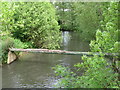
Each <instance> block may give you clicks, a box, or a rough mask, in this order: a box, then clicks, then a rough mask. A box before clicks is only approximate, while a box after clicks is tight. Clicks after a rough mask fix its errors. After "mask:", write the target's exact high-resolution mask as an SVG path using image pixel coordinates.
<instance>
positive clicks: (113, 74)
mask: <svg viewBox="0 0 120 90" xmlns="http://www.w3.org/2000/svg"><path fill="white" fill-rule="evenodd" d="M102 5H103V7H102V9H103V19H102V21H101V28H100V29H99V30H97V32H96V40H93V41H91V43H90V47H91V51H92V52H99V53H101V55H100V56H97V55H94V56H92V57H87V56H83V57H82V60H83V62H82V63H78V64H76V65H75V67H77V68H78V69H77V70H76V71H77V72H81V73H82V75H79V74H76V76H74V77H73V75H75V73H73V75H71V74H70V72H71V71H69V70H66V69H64V68H65V67H64V68H62V69H61V71H60V69H59V68H61V67H62V66H56V71H57V72H56V73H57V74H58V75H60V76H61V75H65V76H64V77H62V79H61V80H60V81H59V83H60V84H59V83H58V84H59V87H64V88H67V87H69V88H120V78H119V72H120V71H119V70H120V69H119V65H118V64H119V61H118V60H119V57H117V56H116V57H112V58H105V57H104V54H103V52H105V53H118V52H120V48H119V45H120V42H119V41H118V32H119V30H118V28H117V26H118V22H117V21H118V15H117V13H118V9H117V6H118V3H117V2H109V3H104V4H102ZM115 12H116V13H115ZM63 69H64V70H63ZM65 70H66V72H67V71H68V72H69V73H67V75H66V72H64V71H65ZM67 76H70V77H69V78H72V80H69V79H67V78H68V77H67ZM65 80H68V81H65ZM64 83H65V84H64Z"/></svg>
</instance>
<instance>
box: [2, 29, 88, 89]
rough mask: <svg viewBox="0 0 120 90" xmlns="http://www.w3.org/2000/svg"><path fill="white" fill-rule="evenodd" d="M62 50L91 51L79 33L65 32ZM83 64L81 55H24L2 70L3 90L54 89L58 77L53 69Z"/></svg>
mask: <svg viewBox="0 0 120 90" xmlns="http://www.w3.org/2000/svg"><path fill="white" fill-rule="evenodd" d="M62 36H63V43H62V47H61V49H62V50H70V51H89V43H88V42H85V41H84V42H83V41H81V39H80V37H79V33H77V32H67V31H65V32H63V34H62ZM78 62H81V56H79V55H59V54H41V53H22V56H21V57H20V59H19V60H17V61H15V62H14V63H12V64H10V65H5V66H3V68H2V80H3V81H2V87H3V88H54V84H56V83H57V77H55V75H54V71H53V70H52V67H54V66H55V65H57V64H62V65H66V66H70V67H71V68H72V67H73V65H74V64H76V63H78Z"/></svg>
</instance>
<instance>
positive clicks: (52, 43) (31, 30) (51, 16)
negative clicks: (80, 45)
mask: <svg viewBox="0 0 120 90" xmlns="http://www.w3.org/2000/svg"><path fill="white" fill-rule="evenodd" d="M1 9H2V10H1V11H2V14H1V21H2V27H1V30H2V31H9V32H10V34H11V35H12V37H14V38H17V39H20V40H21V41H23V42H31V43H32V44H33V45H34V47H42V48H51V49H54V48H58V47H59V42H60V41H61V36H60V35H61V33H60V32H59V26H58V23H57V21H56V17H55V10H54V8H53V6H52V5H51V4H50V3H48V2H37V3H36V2H16V3H2V5H1Z"/></svg>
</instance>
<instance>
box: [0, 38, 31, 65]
mask: <svg viewBox="0 0 120 90" xmlns="http://www.w3.org/2000/svg"><path fill="white" fill-rule="evenodd" d="M0 45H1V47H0V51H1V52H0V55H1V59H0V60H1V61H2V63H6V62H7V55H8V51H9V48H30V47H32V46H31V44H29V43H23V42H21V41H20V40H19V39H14V38H12V37H9V36H3V37H1V43H0Z"/></svg>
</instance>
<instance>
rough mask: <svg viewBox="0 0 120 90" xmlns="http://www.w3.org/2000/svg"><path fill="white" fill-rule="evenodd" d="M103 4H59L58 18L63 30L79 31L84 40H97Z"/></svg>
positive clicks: (57, 6) (56, 5)
mask: <svg viewBox="0 0 120 90" xmlns="http://www.w3.org/2000/svg"><path fill="white" fill-rule="evenodd" d="M100 4H101V3H92V2H86V3H84V2H57V3H55V7H56V9H57V16H58V20H59V24H60V26H61V29H62V30H69V31H78V32H79V33H80V36H81V38H82V39H83V40H88V41H90V40H92V39H95V33H96V30H97V29H98V28H99V26H100V23H99V22H100V19H101V18H102V12H101V7H100Z"/></svg>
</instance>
